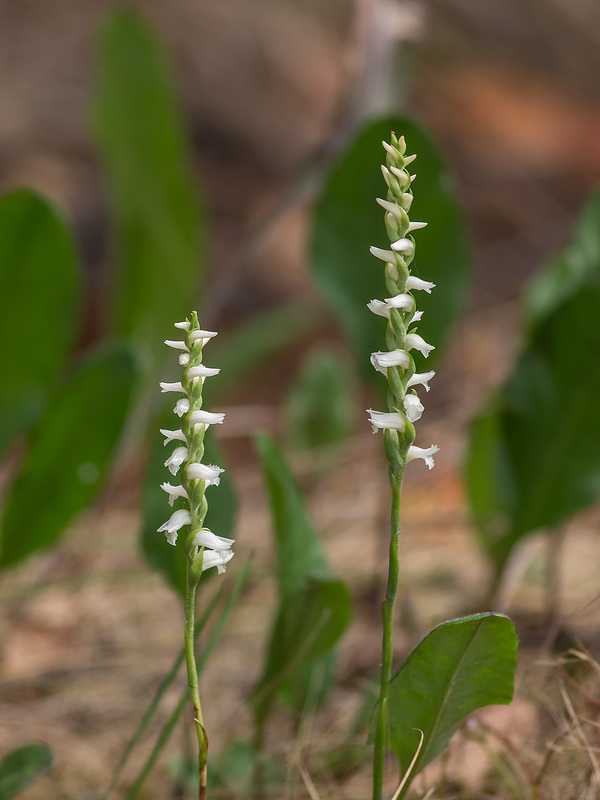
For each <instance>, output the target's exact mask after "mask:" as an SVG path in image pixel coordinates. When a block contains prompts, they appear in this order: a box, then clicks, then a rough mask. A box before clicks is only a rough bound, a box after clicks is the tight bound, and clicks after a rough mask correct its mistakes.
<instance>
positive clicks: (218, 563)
mask: <svg viewBox="0 0 600 800" xmlns="http://www.w3.org/2000/svg"><path fill="white" fill-rule="evenodd" d="M232 558H233V550H205V551H204V553H203V554H202V572H204V570H206V569H211V567H216V568H217V571H218V572H219V574H222V573H223V572H225V564H227V562H228V561H231V559H232Z"/></svg>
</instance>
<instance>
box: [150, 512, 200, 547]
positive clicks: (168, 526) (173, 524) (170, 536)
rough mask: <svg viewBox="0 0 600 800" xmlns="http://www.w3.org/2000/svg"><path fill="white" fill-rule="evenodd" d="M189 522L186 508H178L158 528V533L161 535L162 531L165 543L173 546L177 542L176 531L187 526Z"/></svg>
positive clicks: (189, 518)
mask: <svg viewBox="0 0 600 800" xmlns="http://www.w3.org/2000/svg"><path fill="white" fill-rule="evenodd" d="M191 521H192V516H191V514H190V512H189V511H188V510H187V508H180V509H178V510H177V511H175V512H174V513H173V514H172V515H171V518H170V519H168V520H167V521H166V522H165V524H164V525H161V526H160V528H159V529H158V532H159V533H162V532H163V531H164V532H165V535H166V537H167V542H168V543H169V544H173V545H174V544H175V542H176V541H177V531H178V530H179V529H180V528H183V526H184V525H189V524H190V523H191Z"/></svg>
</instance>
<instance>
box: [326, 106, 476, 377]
mask: <svg viewBox="0 0 600 800" xmlns="http://www.w3.org/2000/svg"><path fill="white" fill-rule="evenodd" d="M390 131H395V132H396V133H397V134H398V135H404V136H405V138H406V142H407V147H408V152H409V153H416V154H417V160H416V162H415V169H414V171H415V172H416V174H417V180H416V181H415V184H414V202H413V205H412V208H411V212H410V215H411V219H413V220H417V221H420V222H427V223H428V227H427V228H425V229H424V230H420V231H418V232H417V233H416V234H415V241H416V256H415V260H414V262H413V271H414V274H415V275H417V276H419V277H421V278H423V279H426V280H430V281H433V282H434V283H435V284H436V288H435V290H434V291H433V292H432V293H431V295H427V294H425V293H424V292H422V291H421V292H418V293H417V303H418V307H419V309H420V310H423V311H424V312H425V313H424V316H423V320H422V322H420V323H419V333H420V334H421V335H422V336H423V337H424V338H425V339H426V341H428V342H430V343H431V344H433V345H434V346H435V347H436V348H437V349H436V350H435V351H434V352H433V353H432V355H431V357H430V360H429V362H428V364H427V368H428V369H429V364H430V363H431V362H432V361H434V360H435V358H437V357H438V355H439V352H440V350H441V347H442V345H443V341H444V337H445V335H446V333H447V330H448V327H449V326H450V324H451V323H452V322H453V321H454V319H455V318H456V315H457V313H458V311H459V309H460V307H461V305H462V302H463V300H464V297H465V290H466V282H467V268H468V250H467V238H466V234H465V229H464V225H463V222H462V220H461V217H460V215H459V213H458V209H457V206H456V204H455V202H454V199H453V195H452V191H451V188H450V180H449V177H448V175H447V173H446V171H445V169H444V166H443V164H442V161H441V159H440V157H439V155H438V153H437V150H436V148H435V146H434V145H433V143H432V141H431V140H430V139H429V137H428V136H427V135H426V134H425V133H424V132H423V130H422V129H421V128H420V127H418V126H417V125H416V124H415V123H414V122H413V121H411V120H410V119H407V118H402V117H388V118H385V119H379V120H376V121H374V122H370V123H369V124H367V125H366V126H365V127H364V128H363V129H362V130H361V131H360V132H359V134H358V136H357V137H356V139H355V140H354V142H353V143H352V145H351V146H350V148H349V149H348V151H347V152H346V153H345V154H344V155H343V156H342V158H341V159H340V160H339V161H338V163H337V164H335V165H334V167H333V169H332V171H331V173H330V175H329V176H328V178H327V180H326V182H325V184H324V186H323V190H322V192H321V196H320V198H319V201H318V204H317V208H316V212H315V220H314V227H313V232H312V247H311V265H312V269H313V274H314V276H315V280H316V281H317V283H318V285H319V287H320V289H321V291H322V292H323V294H324V296H325V297H326V299H327V300H328V301H329V303H330V304H331V306H332V308H333V309H334V311H335V312H336V314H337V315H338V317H339V319H340V323H341V325H342V327H343V329H344V331H345V333H346V335H347V337H348V339H349V341H350V343H351V345H352V347H353V349H354V352H355V355H356V357H357V359H358V362H359V365H360V369H361V371H362V372H363V374H364V375H365V376H366V377H367V378H368V379H369V380H375V378H374V375H375V371H374V370H373V369H372V368H371V365H370V361H369V357H370V354H371V353H372V352H375V351H377V350H382V349H383V343H384V341H385V338H384V334H385V321H384V320H383V319H382V318H381V317H377V316H375V315H374V314H372V313H371V312H370V311H369V310H368V309H367V303H368V302H369V301H370V300H372V299H375V298H378V299H383V298H384V297H385V296H387V295H386V290H385V285H384V269H383V266H382V262H381V261H379V260H378V259H376V258H374V257H373V256H371V254H370V253H369V247H370V246H371V245H376V246H378V247H384V248H387V247H389V242H388V241H387V239H386V234H385V226H384V212H383V209H382V208H381V207H380V206H379V205H378V204H377V203H376V200H375V198H377V197H383V198H385V197H386V191H387V187H386V185H385V182H384V180H383V177H382V175H381V170H380V165H381V164H382V163H385V159H384V156H385V151H384V149H383V147H382V145H381V142H382V140H386V141H388V140H389V136H390ZM411 169H412V166H411Z"/></svg>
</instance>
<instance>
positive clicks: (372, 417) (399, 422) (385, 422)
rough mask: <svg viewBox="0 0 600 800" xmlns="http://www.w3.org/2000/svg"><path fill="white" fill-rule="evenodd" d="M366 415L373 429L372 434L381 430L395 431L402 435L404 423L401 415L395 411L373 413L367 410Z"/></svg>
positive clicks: (371, 410) (369, 409)
mask: <svg viewBox="0 0 600 800" xmlns="http://www.w3.org/2000/svg"><path fill="white" fill-rule="evenodd" d="M367 414H369V422H370V423H371V427H372V428H373V433H377V431H378V430H381V429H388V430H396V431H400V432H401V433H404V428H405V427H406V423H405V421H404V417H403V416H402V414H399V413H398V412H396V411H389V412H386V411H373V409H372V408H368V409H367Z"/></svg>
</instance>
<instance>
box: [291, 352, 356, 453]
mask: <svg viewBox="0 0 600 800" xmlns="http://www.w3.org/2000/svg"><path fill="white" fill-rule="evenodd" d="M356 397H357V392H356V386H355V380H354V376H353V375H352V373H351V372H350V370H349V369H348V365H347V364H346V363H345V362H344V359H343V357H342V356H341V354H340V353H339V352H335V351H332V350H325V349H320V350H317V351H315V352H313V353H310V354H309V356H308V357H307V358H306V360H305V361H304V363H303V364H302V368H301V371H300V374H299V375H298V378H297V379H296V381H295V383H294V384H293V386H292V388H291V390H290V393H289V395H288V398H287V401H286V407H285V420H286V436H287V439H288V440H289V442H290V443H291V444H292V445H294V446H295V447H298V448H307V449H309V448H315V447H323V446H325V445H331V444H335V443H336V442H339V441H341V440H343V439H345V438H347V437H348V436H349V435H350V433H351V430H352V426H353V424H354V422H355V421H356V416H357V415H356V411H357V407H356Z"/></svg>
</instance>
